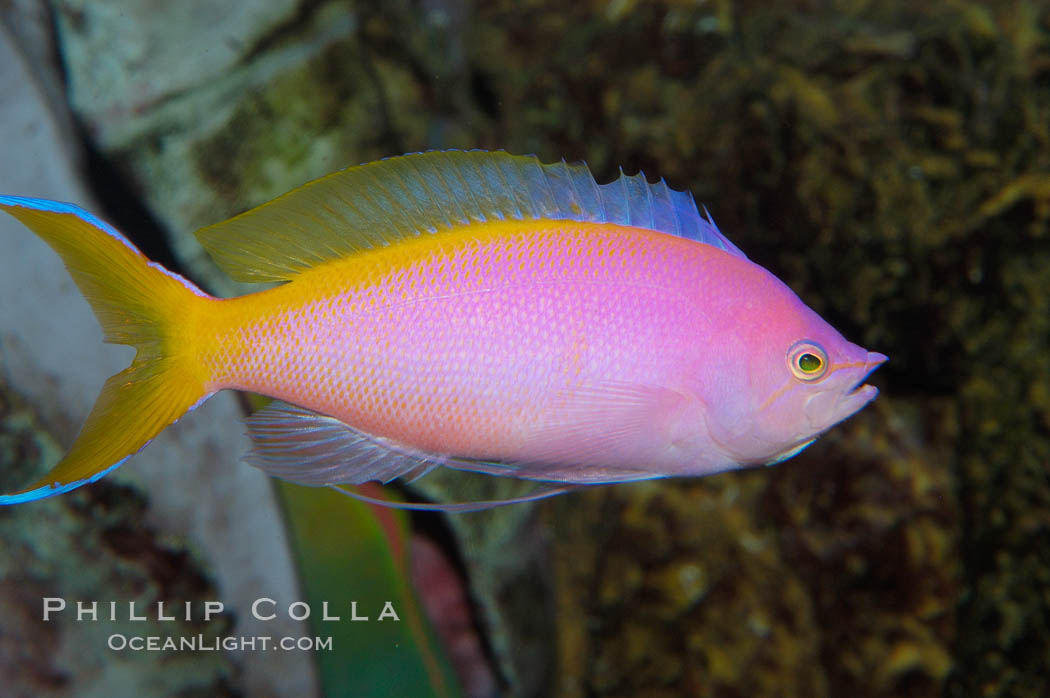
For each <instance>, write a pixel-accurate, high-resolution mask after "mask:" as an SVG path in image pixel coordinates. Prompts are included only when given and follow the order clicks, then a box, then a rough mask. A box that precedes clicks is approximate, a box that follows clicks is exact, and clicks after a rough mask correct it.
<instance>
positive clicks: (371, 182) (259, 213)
mask: <svg viewBox="0 0 1050 698" xmlns="http://www.w3.org/2000/svg"><path fill="white" fill-rule="evenodd" d="M535 219H562V220H576V221H590V222H595V223H617V224H621V225H633V226H637V227H643V228H649V229H651V230H659V231H662V232H666V233H672V234H674V235H681V236H683V237H689V238H692V239H694V240H698V241H700V242H704V243H707V244H711V245H715V246H717V247H719V248H721V249H724V250H727V251H729V252H732V253H734V254H741V253H740V251H739V250H737V249H736V247H734V246H733V244H732V243H730V242H729V241H728V240H726V239H725V238H724V237H723V236H722V234H721V233H719V232H718V228H717V227H715V225H714V224H713V223H711V222H710V221H708V220H704V219H703V218H702V217H701V216H700V213H699V212H698V211H697V208H696V204H695V203H694V201H693V197H692V195H690V194H688V193H686V192H676V191H672V190H671V189H670V188H669V187H668V186H667V184H666V183H664V182H663V180H661V181H660V182H657V183H655V184H649V183H648V182H646V180H645V176H644V175H642V174H640V173H639V174H637V175H634V176H631V177H628V176H627V175H622V176H621V177H620V178H619V179H618V180H616V181H615V182H612V183H610V184H604V185H598V184H596V183H595V181H594V178H593V177H591V173H590V171H589V170H588V169H587V166H586V165H583V164H574V165H569V164H567V163H566V162H564V161H562V162H557V163H554V164H550V165H544V164H541V163H540V161H539V160H538V159H536V158H535V157H534V156H520V155H509V154H508V153H504V152H495V153H490V152H485V151H466V152H464V151H440V152H429V153H414V154H411V155H404V156H401V157H396V158H389V159H387V160H380V161H378V162H373V163H369V164H366V165H359V166H357V167H350V168H347V169H345V170H341V171H340V172H336V173H334V174H331V175H328V176H327V177H322V178H321V179H317V180H314V181H313V182H310V183H308V184H305V185H303V186H302V187H299V188H298V189H295V190H293V191H291V192H289V193H287V194H285V195H284V196H281V197H278V198H276V199H274V200H273V201H271V202H269V203H266V204H263V205H262V206H259V207H258V208H254V209H252V210H250V211H247V212H245V213H242V214H241V215H239V216H235V217H234V218H231V219H229V220H227V221H224V222H222V223H216V224H215V225H210V226H207V227H205V228H202V229H200V230H198V231H197V239H198V240H200V242H201V244H202V245H203V246H204V248H205V249H206V250H207V251H208V254H210V255H211V256H212V258H213V259H214V260H215V261H216V263H218V265H219V266H220V267H222V269H223V270H224V271H225V272H226V273H227V274H229V275H230V276H231V277H232V278H234V279H236V280H238V281H283V280H287V279H291V278H292V277H294V276H296V275H297V274H299V273H301V272H303V271H305V270H306V269H309V268H311V267H314V266H316V265H318V264H322V263H324V262H328V261H332V260H335V259H341V258H343V257H347V256H350V255H353V254H355V253H358V252H361V251H363V250H368V249H373V248H375V247H381V246H384V245H390V244H396V243H397V242H399V241H401V240H403V239H405V238H406V237H410V236H416V235H424V234H428V233H433V232H437V231H440V230H449V229H452V228H455V227H458V226H465V225H469V224H471V223H481V222H486V221H500V220H535Z"/></svg>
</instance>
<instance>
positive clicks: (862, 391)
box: [844, 351, 889, 400]
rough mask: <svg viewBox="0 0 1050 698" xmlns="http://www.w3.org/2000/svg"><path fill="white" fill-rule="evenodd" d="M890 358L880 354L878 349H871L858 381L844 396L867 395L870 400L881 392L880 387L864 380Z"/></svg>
mask: <svg viewBox="0 0 1050 698" xmlns="http://www.w3.org/2000/svg"><path fill="white" fill-rule="evenodd" d="M888 359H889V357H888V356H886V355H885V354H880V353H879V352H877V351H869V352H868V356H867V358H866V359H865V360H864V363H863V364H862V366H863V373H861V375H860V377H859V378H858V379H857V382H856V383H855V384H854V385H853V387H852V388H851V389H850V390H848V391H847V392H846V394H845V396H844V397H866V398H868V399H869V400H871V399H872V398H874V397H875V396H876V395H878V394H879V389H878V388H876V387H875V386H874V385H868V384H867V383H865V382H864V380H865V379H866V378H867V377H868V376H870V375H871V374H872V373H873V372H874V371H875V369H877V368H878V367H879V366H881V365H882V364H884V363H885V362H886V361H887V360H888Z"/></svg>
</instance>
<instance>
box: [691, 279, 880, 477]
mask: <svg viewBox="0 0 1050 698" xmlns="http://www.w3.org/2000/svg"><path fill="white" fill-rule="evenodd" d="M766 273H767V274H768V272H766ZM769 276H770V277H771V278H772V279H773V283H771V284H768V285H767V288H766V289H765V293H764V295H763V296H762V298H761V302H760V303H755V302H749V304H748V307H747V309H744V308H740V307H738V308H735V309H733V310H732V314H733V317H734V318H735V322H734V323H733V325H732V329H731V330H729V336H728V337H727V338H726V339H727V341H726V345H727V346H728V347H731V348H732V349H731V350H730V351H729V352H727V353H726V355H727V356H731V357H733V358H732V360H731V362H729V363H728V364H727V363H725V362H716V363H715V365H714V369H715V370H716V371H719V372H720V375H719V376H718V377H713V376H711V375H710V374H709V375H708V377H707V381H706V384H707V385H713V386H715V391H714V394H711V393H710V392H709V394H708V395H707V396H706V397H705V398H704V402H705V403H706V404H707V405H708V411H709V416H708V417H707V427H708V432H709V436H710V438H711V439H712V441H714V442H715V443H716V444H717V445H718V446H720V447H721V450H722V451H723V453H724V454H725V455H726V456H727V458H728V459H729V460H732V461H734V462H736V463H739V464H741V465H753V464H760V463H766V464H772V463H778V462H780V461H783V460H786V459H788V458H790V457H792V456H794V455H795V454H797V453H798V452H799V451H801V450H802V449H804V448H805V447H806V446H808V445H809V444H811V443H812V442H813V441H814V440H815V439H816V438H817V437H818V436H819V435H820V434H821V433H822V432H824V431H826V430H827V429H829V428H830V427H832V426H834V425H835V424H837V423H839V422H841V421H842V420H844V419H846V418H848V417H850V416H852V415H853V414H855V413H856V412H858V411H859V410H860V409H862V408H863V407H864V406H865V405H867V404H868V403H869V402H871V401H872V400H874V399H875V396H877V395H878V393H879V391H878V389H877V388H876V387H874V386H872V385H868V384H866V383H864V379H865V378H867V376H868V375H869V374H870V373H871V372H872V371H874V370H875V369H876V368H878V366H879V365H881V364H882V363H883V362H884V361H886V359H887V357H886V356H884V355H883V354H880V353H878V352H873V351H868V350H867V349H864V348H863V347H860V346H858V345H856V344H854V343H852V342H850V341H848V340H847V339H846V338H845V337H843V336H842V335H841V334H840V333H839V332H838V331H837V330H836V329H835V328H833V327H832V326H831V325H830V324H828V323H827V322H826V321H825V320H824V319H823V318H821V317H820V316H819V315H817V313H816V312H814V311H813V310H812V309H810V308H809V307H808V306H806V305H805V304H804V303H803V302H802V301H801V300H800V299H799V298H798V296H796V295H795V294H794V292H792V291H791V290H790V289H789V288H788V287H787V286H785V285H784V284H783V283H782V282H780V281H779V280H778V279H776V277H773V276H772V275H769ZM752 301H753V299H752ZM712 406H714V407H713V408H712Z"/></svg>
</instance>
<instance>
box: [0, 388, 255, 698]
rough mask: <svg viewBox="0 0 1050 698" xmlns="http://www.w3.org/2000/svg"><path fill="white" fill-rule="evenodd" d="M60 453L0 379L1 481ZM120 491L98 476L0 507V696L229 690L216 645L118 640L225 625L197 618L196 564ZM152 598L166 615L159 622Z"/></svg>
mask: <svg viewBox="0 0 1050 698" xmlns="http://www.w3.org/2000/svg"><path fill="white" fill-rule="evenodd" d="M61 453H62V449H61V448H60V447H59V446H58V445H57V444H56V443H55V441H54V439H53V438H52V437H51V436H50V435H49V434H48V433H47V432H46V431H45V430H44V429H43V428H42V427H41V426H40V424H39V422H38V421H37V419H36V417H35V415H34V414H33V413H32V411H31V410H30V409H29V407H28V406H27V405H26V404H25V403H24V402H23V401H22V400H21V399H20V398H19V397H18V396H16V395H15V394H13V393H12V392H11V391H10V389H9V388H8V387H7V386H4V385H0V481H2V482H0V484H2V486H3V488H4V490H5V491H10V490H12V489H14V488H15V487H17V486H18V485H20V484H22V483H24V482H25V481H26V480H27V479H33V478H36V477H39V476H40V475H41V474H43V472H44V471H46V470H47V468H49V467H51V465H52V464H53V463H54V462H55V460H57V459H58V457H59V456H60V455H61ZM129 494H130V493H129V491H128V488H126V487H123V486H120V485H115V484H113V483H108V482H107V483H98V485H97V486H95V487H92V488H85V489H83V490H80V491H79V492H77V493H73V494H70V495H68V496H66V497H62V498H55V499H50V500H46V501H41V502H34V503H32V504H25V505H22V506H20V507H17V508H15V507H4V508H3V509H2V510H0V610H2V614H0V618H2V620H0V674H2V675H3V677H4V693H5V695H12V696H30V695H36V696H39V695H51V696H120V695H132V694H134V695H141V696H170V695H214V696H222V695H233V694H234V692H233V688H232V685H233V684H232V679H233V677H234V673H235V670H234V666H233V665H232V664H231V663H230V661H229V658H228V657H227V656H226V655H225V654H223V653H222V652H219V651H211V652H208V651H199V652H166V651H145V650H142V651H135V650H133V649H131V648H130V647H129V643H132V642H135V641H144V640H143V639H144V638H147V637H150V636H153V637H156V638H161V639H164V638H169V637H170V638H175V641H176V642H177V641H179V638H182V637H197V638H199V639H200V641H201V644H202V645H206V644H211V645H214V644H215V643H216V642H218V640H219V638H220V637H222V636H223V635H224V634H226V633H227V632H228V631H229V630H230V628H231V626H232V622H231V621H232V619H231V617H230V616H229V615H228V614H218V615H215V616H213V617H212V618H210V619H208V620H205V619H204V613H205V612H204V607H205V603H206V602H207V601H209V600H212V599H214V598H215V597H216V590H215V588H214V586H213V584H212V582H211V580H210V579H209V577H208V575H207V572H206V571H205V570H204V568H203V566H202V564H201V562H200V561H199V560H197V559H196V558H195V557H194V556H193V555H192V554H191V553H190V552H189V551H188V550H187V549H186V548H185V547H182V546H180V545H178V544H177V543H175V542H173V541H171V540H164V539H163V538H161V537H160V536H158V534H157V533H156V531H154V530H153V529H152V528H151V527H150V526H149V525H148V524H147V523H146V522H145V518H144V512H145V508H146V506H145V502H144V501H143V500H142V499H141V498H140V497H136V496H134V495H131V496H129ZM78 602H79V603H81V604H82V606H80V607H78ZM111 602H113V603H114V606H113V607H112V608H111V607H110V603H111ZM129 603H131V604H134V607H129ZM158 603H163V604H165V606H166V609H167V610H164V611H162V612H161V615H164V616H166V617H167V616H170V617H171V618H172V620H170V621H169V620H160V619H159V616H158V605H157V604H158ZM186 604H189V608H191V609H192V610H191V613H190V614H189V615H190V618H189V620H186V615H187V614H186V613H185V609H186V608H187V606H186ZM161 608H164V607H161ZM111 616H114V617H115V619H112V620H111ZM139 617H141V618H142V619H143V620H137V618H139ZM132 638H134V640H133V639H132Z"/></svg>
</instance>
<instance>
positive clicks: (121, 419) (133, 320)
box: [0, 196, 210, 504]
mask: <svg viewBox="0 0 1050 698" xmlns="http://www.w3.org/2000/svg"><path fill="white" fill-rule="evenodd" d="M0 210H3V211H5V212H6V213H9V214H11V215H12V216H14V217H15V218H17V219H18V220H20V221H21V222H22V223H24V224H25V225H26V226H27V227H29V228H30V229H32V230H33V231H34V232H35V233H36V234H37V235H39V236H40V237H41V238H43V239H44V240H45V241H46V242H47V243H48V244H49V245H50V246H51V247H52V248H53V249H54V250H55V251H56V252H58V254H59V255H60V256H61V257H62V260H63V261H64V262H65V263H66V267H67V268H68V269H69V273H70V275H71V276H72V277H73V280H74V281H75V282H76V284H77V286H79V287H80V291H81V293H83V294H84V297H85V298H86V299H87V300H88V302H89V303H90V304H91V307H92V309H93V310H94V311H95V316H96V317H97V318H98V321H99V324H100V325H101V326H102V331H103V333H104V335H105V339H106V341H107V342H111V343H115V344H127V345H130V346H133V347H135V348H136V349H137V352H136V354H135V359H134V361H132V363H131V365H130V366H128V367H127V368H126V369H124V370H123V371H121V372H120V373H118V374H117V375H115V376H112V377H111V378H110V379H109V380H108V381H106V384H105V386H104V387H103V388H102V392H101V393H100V394H99V396H98V399H97V400H96V401H95V406H94V408H92V410H91V414H90V415H89V416H88V418H87V421H86V422H85V423H84V426H83V428H82V429H81V430H80V434H79V435H78V436H77V439H76V441H75V442H74V443H73V446H72V448H70V450H69V453H67V454H66V457H65V458H63V459H62V460H61V461H59V463H58V465H56V466H55V467H54V469H52V470H51V471H50V472H49V473H48V474H47V475H45V476H44V477H42V478H41V479H40V480H39V481H37V482H35V483H33V484H32V485H30V486H29V487H27V488H26V489H24V490H21V491H19V492H16V493H13V494H6V495H0V504H16V503H18V502H27V501H32V500H34V499H41V498H43V497H49V496H51V495H55V494H60V493H62V492H68V491H69V490H72V489H74V488H76V487H79V486H80V485H83V484H86V483H88V482H94V481H95V480H97V479H99V478H100V477H102V476H103V475H105V474H106V473H107V472H109V471H110V470H113V469H114V468H116V467H117V466H118V465H120V464H121V463H123V462H124V460H126V459H127V458H128V456H131V455H132V454H134V453H136V452H137V451H139V449H141V448H142V447H143V446H145V445H146V444H147V443H149V441H150V440H151V439H152V438H153V437H155V436H156V435H157V434H158V433H160V432H161V430H163V429H164V428H165V427H167V426H168V425H170V424H172V423H173V422H175V421H176V420H178V419H179V417H181V416H182V415H183V414H185V413H186V412H187V411H189V410H191V409H193V408H194V407H195V406H196V405H198V404H200V403H201V402H203V401H204V399H205V398H207V397H208V395H207V394H206V387H205V380H206V379H205V377H204V375H203V369H202V368H201V366H200V363H199V361H198V360H197V358H196V356H195V354H194V352H193V349H192V342H187V341H186V340H187V332H186V328H188V327H191V326H192V319H191V318H192V317H194V315H195V314H196V312H197V311H198V309H199V308H200V307H201V306H202V305H203V304H204V301H205V299H207V298H210V297H209V296H207V295H206V294H204V293H203V292H201V291H200V290H198V289H197V288H196V287H195V286H193V285H192V284H191V283H189V282H188V281H186V280H185V279H183V278H182V277H180V276H178V275H176V274H173V273H171V272H169V271H167V270H166V269H164V268H163V267H161V266H159V265H157V264H153V263H151V262H150V261H149V260H148V259H147V258H146V257H145V256H144V255H143V254H142V253H141V252H139V251H138V250H137V249H135V247H134V246H133V245H132V244H131V243H130V242H128V241H127V240H126V239H125V238H124V237H123V236H122V235H121V234H120V233H118V232H117V231H116V230H115V229H113V228H112V227H111V226H109V225H107V224H106V223H104V222H102V221H100V220H99V219H98V218H96V217H95V216H93V215H91V214H90V213H88V212H87V211H84V210H83V209H81V208H78V207H76V206H73V205H70V204H62V203H58V202H55V201H46V200H42V199H25V198H19V197H12V196H0Z"/></svg>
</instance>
